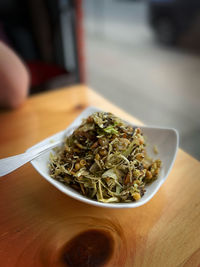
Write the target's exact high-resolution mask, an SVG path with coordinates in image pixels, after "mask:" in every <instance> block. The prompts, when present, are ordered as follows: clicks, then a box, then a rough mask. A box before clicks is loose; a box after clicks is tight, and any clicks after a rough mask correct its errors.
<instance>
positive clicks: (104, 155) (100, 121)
mask: <svg viewBox="0 0 200 267" xmlns="http://www.w3.org/2000/svg"><path fill="white" fill-rule="evenodd" d="M160 168H161V160H160V159H157V160H152V159H151V158H149V157H148V155H147V152H146V142H145V139H144V136H143V133H142V131H141V129H140V128H133V127H132V126H130V125H128V124H126V123H125V122H123V121H122V120H121V119H119V118H118V117H116V116H114V115H113V114H112V113H107V112H96V113H93V114H92V115H91V116H89V117H88V118H87V119H84V120H83V122H82V124H81V125H80V126H79V127H78V128H77V129H76V130H75V131H74V132H73V134H71V135H70V136H68V137H66V138H65V140H64V143H63V145H62V146H61V147H59V148H57V149H56V151H55V153H52V154H51V155H50V163H49V169H50V175H51V177H52V178H54V179H56V180H58V181H60V182H61V183H64V184H65V185H68V186H70V187H72V188H73V189H75V190H76V191H78V192H79V193H81V194H82V195H84V196H86V197H88V198H90V199H94V200H97V201H100V202H104V203H109V202H115V203H117V202H132V201H137V200H139V199H140V198H141V197H142V196H143V195H144V193H145V185H146V184H148V183H150V182H153V181H154V180H155V179H157V177H158V175H159V172H160Z"/></svg>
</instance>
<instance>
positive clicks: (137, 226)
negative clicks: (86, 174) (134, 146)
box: [0, 86, 200, 267]
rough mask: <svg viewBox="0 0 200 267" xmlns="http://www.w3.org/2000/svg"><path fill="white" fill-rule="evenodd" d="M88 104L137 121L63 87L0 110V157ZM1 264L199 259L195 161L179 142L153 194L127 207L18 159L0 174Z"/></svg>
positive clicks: (60, 125)
mask: <svg viewBox="0 0 200 267" xmlns="http://www.w3.org/2000/svg"><path fill="white" fill-rule="evenodd" d="M88 105H94V106H97V107H100V108H102V109H104V110H107V111H112V112H113V113H115V114H116V115H119V116H120V117H122V118H124V119H126V120H129V121H132V122H134V123H138V124H140V122H139V121H138V120H136V119H135V118H133V117H132V116H130V115H128V114H126V113H125V112H123V111H122V110H120V109H119V108H117V107H116V106H114V105H112V104H111V103H109V102H108V101H107V100H105V99H104V98H102V97H101V96H99V95H97V94H96V93H95V92H93V91H92V90H90V89H88V88H87V87H85V86H75V87H71V88H64V89H62V90H57V91H53V92H49V93H45V94H40V95H36V96H33V97H31V98H29V99H28V100H27V102H26V103H25V104H24V106H23V107H21V108H20V109H18V110H15V111H7V112H1V113H0V126H1V131H0V158H2V157H7V156H11V155H14V154H17V153H21V152H23V151H24V150H26V149H27V148H28V147H30V146H32V145H33V144H35V143H37V142H38V141H40V140H42V139H43V138H45V137H48V136H49V135H52V134H54V133H56V132H58V131H60V130H62V129H65V127H66V126H67V125H68V124H69V123H71V122H72V121H73V120H74V119H75V118H76V116H77V115H78V114H79V113H80V112H81V111H82V110H83V109H84V108H86V107H87V106H88ZM79 234H80V235H79ZM77 235H78V236H77ZM76 236H77V237H76ZM73 238H75V240H73V241H71V240H72V239H73ZM86 248H87V249H86ZM88 255H89V257H88ZM87 262H88V264H87ZM89 262H92V264H89ZM0 266H2V267H12V266H18V267H23V266H28V267H32V266H34V267H35V266H80V267H84V266H94V267H95V266H119V267H121V266H128V267H129V266H130V267H132V266H136V267H138V266H148V267H149V266H150V267H152V266H153V267H155V266H158V267H160V266H163V267H167V266H169V267H173V266H184V267H186V266H188V267H194V266H200V164H199V162H198V161H197V160H195V159H194V158H192V157H191V156H189V155H188V154H186V153H185V152H183V151H182V150H179V152H178V156H177V159H176V162H175V165H174V168H173V170H172V171H171V173H170V175H169V177H168V179H167V181H166V182H165V183H164V185H163V186H162V187H161V189H160V190H159V192H158V193H157V194H156V196H155V197H154V198H153V199H152V200H151V201H150V202H149V203H147V204H146V205H144V206H142V207H139V208H136V209H124V210H115V209H114V210H111V209H104V208H97V207H93V206H89V205H86V204H84V203H81V202H78V201H76V200H74V199H71V198H69V197H67V196H66V195H64V194H62V193H61V192H59V191H58V190H57V189H55V188H54V187H53V186H52V185H50V184H49V183H47V182H46V180H44V179H43V178H42V177H41V176H40V175H39V174H38V173H37V172H36V171H35V170H34V169H33V167H32V166H31V165H30V164H27V165H25V166H23V167H21V168H20V169H18V170H17V171H15V172H13V173H11V174H9V175H7V176H5V177H4V178H1V180H0Z"/></svg>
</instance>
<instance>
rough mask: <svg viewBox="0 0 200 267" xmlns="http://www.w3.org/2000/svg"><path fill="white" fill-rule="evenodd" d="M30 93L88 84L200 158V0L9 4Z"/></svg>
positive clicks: (7, 28)
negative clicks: (175, 134) (171, 132)
mask: <svg viewBox="0 0 200 267" xmlns="http://www.w3.org/2000/svg"><path fill="white" fill-rule="evenodd" d="M0 38H1V40H2V41H3V42H5V43H6V44H8V45H9V46H10V47H11V48H13V49H14V50H15V51H16V52H17V53H18V54H19V55H20V56H21V57H22V59H23V60H24V61H25V63H26V64H27V66H28V69H29V71H30V73H31V78H32V82H31V90H30V93H31V94H34V93H38V92H41V91H47V90H52V89H56V88H59V87H61V86H67V85H72V84H76V83H86V84H87V85H89V86H90V87H92V88H93V89H94V90H96V91H98V92H99V93H101V94H102V95H103V96H105V97H106V98H108V99H109V100H110V101H112V102H113V103H115V104H117V105H118V106H120V107H121V108H123V109H124V110H126V111H127V112H129V113H131V114H132V115H133V116H135V117H137V118H138V119H140V120H141V121H143V122H144V123H145V124H148V125H159V126H167V127H174V128H176V129H178V131H179V133H180V147H181V148H183V149H184V150H185V151H187V152H188V153H190V154H191V155H193V156H194V157H196V158H197V159H200V103H199V102H200V55H199V51H200V1H199V0H146V1H144V0H143V1H142V0H101V1H100V0H82V1H81V0H27V1H25V0H1V2H0Z"/></svg>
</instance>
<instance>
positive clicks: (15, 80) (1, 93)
mask: <svg viewBox="0 0 200 267" xmlns="http://www.w3.org/2000/svg"><path fill="white" fill-rule="evenodd" d="M29 84H30V77H29V73H28V70H27V69H26V67H25V65H24V63H23V62H22V61H21V59H20V58H19V57H18V56H17V55H16V54H15V53H14V52H13V51H12V50H11V49H10V48H9V47H7V46H6V45H5V44H3V42H1V41H0V107H8V108H17V107H19V106H20V105H21V104H22V103H23V102H24V100H25V99H26V97H27V94H28V89H29Z"/></svg>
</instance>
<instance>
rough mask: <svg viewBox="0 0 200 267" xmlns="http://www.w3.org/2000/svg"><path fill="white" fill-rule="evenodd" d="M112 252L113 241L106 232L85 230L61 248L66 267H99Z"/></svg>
mask: <svg viewBox="0 0 200 267" xmlns="http://www.w3.org/2000/svg"><path fill="white" fill-rule="evenodd" d="M113 250H114V240H113V237H112V236H111V234H110V233H109V232H108V231H104V230H97V229H93V230H87V231H85V232H82V233H80V234H79V235H77V236H75V237H74V238H72V239H71V240H70V241H69V242H68V243H67V244H66V245H65V246H64V248H63V251H62V256H61V257H62V261H63V263H64V264H65V265H66V266H68V267H77V266H81V267H99V266H102V265H103V264H105V263H106V262H107V261H108V260H109V259H110V257H111V255H112V253H113Z"/></svg>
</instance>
